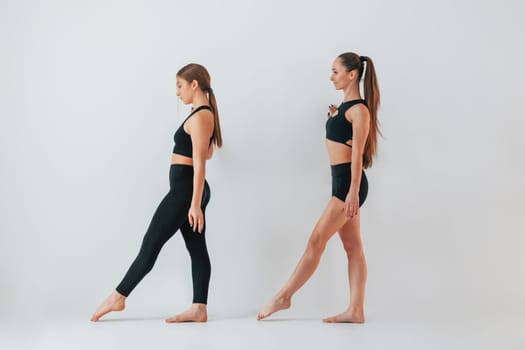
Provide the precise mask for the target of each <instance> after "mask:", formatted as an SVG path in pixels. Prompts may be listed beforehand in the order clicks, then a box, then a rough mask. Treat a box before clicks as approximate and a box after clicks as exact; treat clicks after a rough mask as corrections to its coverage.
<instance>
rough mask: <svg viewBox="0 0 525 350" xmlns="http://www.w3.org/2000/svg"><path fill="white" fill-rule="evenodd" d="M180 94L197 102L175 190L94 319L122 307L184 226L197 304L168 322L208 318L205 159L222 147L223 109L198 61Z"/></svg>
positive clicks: (174, 175)
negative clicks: (218, 105)
mask: <svg viewBox="0 0 525 350" xmlns="http://www.w3.org/2000/svg"><path fill="white" fill-rule="evenodd" d="M177 96H179V98H180V99H181V100H182V102H183V103H184V104H191V105H192V106H193V108H192V112H191V114H190V115H189V116H188V117H187V118H186V120H184V122H183V123H182V124H181V126H180V127H179V129H178V130H177V131H176V132H175V135H174V140H175V146H174V148H173V154H172V157H171V167H170V174H169V181H170V191H169V192H168V194H166V196H165V197H164V199H163V200H162V201H161V202H160V204H159V207H158V208H157V210H156V211H155V214H154V215H153V218H152V219H151V223H150V225H149V227H148V230H147V232H146V234H145V235H144V239H143V241H142V246H141V247H140V251H139V254H138V256H137V257H136V258H135V261H133V263H132V264H131V266H130V268H129V270H128V272H127V273H126V275H125V276H124V278H123V279H122V281H121V282H120V284H119V285H118V286H117V288H116V290H115V291H113V292H112V293H111V295H110V296H108V297H107V298H106V300H105V301H104V302H103V303H102V304H101V305H100V306H99V307H98V309H97V310H96V311H95V313H94V314H93V316H92V317H91V320H92V321H97V320H98V319H100V317H102V316H103V315H105V314H107V313H108V312H111V311H121V310H123V309H124V307H125V301H126V298H127V297H128V295H129V294H130V293H131V292H132V291H133V289H134V288H135V287H136V286H137V284H138V283H139V282H140V281H141V280H142V279H143V278H144V276H146V274H147V273H148V272H149V271H151V269H152V268H153V265H154V264H155V260H156V259H157V256H158V255H159V252H160V250H161V248H162V246H163V245H164V243H166V242H167V241H168V239H170V238H171V237H172V236H173V235H174V234H175V232H176V231H177V230H180V231H181V233H182V236H183V237H184V242H185V243H186V248H187V249H188V251H189V253H190V257H191V270H192V278H193V304H192V306H191V307H190V308H189V309H188V310H186V311H185V312H183V313H181V314H179V315H177V316H174V317H171V318H168V319H167V320H166V322H188V321H189V322H191V321H193V322H206V321H207V319H208V316H207V311H206V303H207V299H208V285H209V282H210V270H211V268H210V259H209V257H208V250H207V248H206V235H205V229H206V224H205V221H204V211H205V209H206V205H207V204H208V201H209V200H210V187H209V185H208V183H207V181H206V180H205V171H206V160H207V159H210V158H211V156H212V154H213V147H214V145H215V146H217V147H221V146H222V137H221V129H220V125H219V113H218V110H217V103H216V101H215V95H214V94H213V90H212V88H211V85H210V75H209V73H208V71H207V70H206V68H204V67H203V66H201V65H199V64H195V63H192V64H189V65H186V66H184V67H183V68H181V69H180V70H179V72H178V73H177Z"/></svg>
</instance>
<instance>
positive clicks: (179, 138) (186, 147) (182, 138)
mask: <svg viewBox="0 0 525 350" xmlns="http://www.w3.org/2000/svg"><path fill="white" fill-rule="evenodd" d="M203 109H207V110H209V111H211V110H212V109H211V107H210V106H199V107H198V108H195V109H194V110H193V111H192V112H191V113H190V115H189V116H188V117H187V118H186V119H184V121H183V122H182V124H181V125H180V126H179V128H178V129H177V131H175V135H173V140H174V141H175V146H173V153H177V154H180V155H183V156H186V157H190V158H191V157H192V156H193V146H192V143H191V136H190V135H188V133H187V132H186V131H184V123H186V121H187V120H188V119H190V117H191V116H192V115H194V114H195V113H197V112H199V111H202V110H203ZM211 141H212V138H211V137H210V145H211Z"/></svg>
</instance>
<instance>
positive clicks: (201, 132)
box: [188, 111, 213, 232]
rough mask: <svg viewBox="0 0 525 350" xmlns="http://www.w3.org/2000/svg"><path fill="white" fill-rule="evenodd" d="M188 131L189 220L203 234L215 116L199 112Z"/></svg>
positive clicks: (195, 229)
mask: <svg viewBox="0 0 525 350" xmlns="http://www.w3.org/2000/svg"><path fill="white" fill-rule="evenodd" d="M188 130H189V132H190V136H191V143H192V147H193V157H192V158H193V196H192V198H191V207H190V211H189V213H188V219H189V221H190V225H192V227H193V230H194V231H198V232H202V229H203V228H204V215H203V213H202V209H201V200H202V191H203V190H204V179H205V176H206V159H208V155H209V147H208V146H209V142H210V137H211V135H212V133H213V115H212V114H211V112H210V111H200V112H198V113H197V115H195V116H194V117H193V118H191V119H190V120H189V121H188Z"/></svg>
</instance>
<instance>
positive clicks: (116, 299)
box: [91, 290, 126, 322]
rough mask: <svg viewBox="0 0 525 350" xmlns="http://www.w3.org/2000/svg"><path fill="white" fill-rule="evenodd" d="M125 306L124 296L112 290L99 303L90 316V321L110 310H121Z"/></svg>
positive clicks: (97, 318) (96, 319)
mask: <svg viewBox="0 0 525 350" xmlns="http://www.w3.org/2000/svg"><path fill="white" fill-rule="evenodd" d="M125 307H126V297H125V296H123V295H122V294H120V293H119V292H117V291H116V290H114V291H113V292H112V293H111V294H110V295H109V296H108V297H107V298H106V300H104V301H103V302H102V304H100V306H99V307H98V309H97V310H96V311H95V313H94V314H93V316H91V321H93V322H96V321H98V320H99V319H100V318H101V317H102V316H104V315H105V314H107V313H109V312H111V311H122V310H124V308H125Z"/></svg>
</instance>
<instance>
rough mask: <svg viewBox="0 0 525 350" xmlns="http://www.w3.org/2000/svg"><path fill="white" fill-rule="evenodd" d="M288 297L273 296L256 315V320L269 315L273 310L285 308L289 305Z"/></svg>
mask: <svg viewBox="0 0 525 350" xmlns="http://www.w3.org/2000/svg"><path fill="white" fill-rule="evenodd" d="M291 304H292V303H291V300H290V298H278V297H275V298H273V299H272V300H271V301H270V302H269V303H268V305H266V306H265V307H264V308H263V309H262V310H261V311H260V312H259V314H258V315H257V320H259V321H260V320H262V319H265V318H266V317H268V316H270V315H271V314H273V313H274V312H277V311H279V310H286V309H288V308H289V307H290V305H291Z"/></svg>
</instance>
